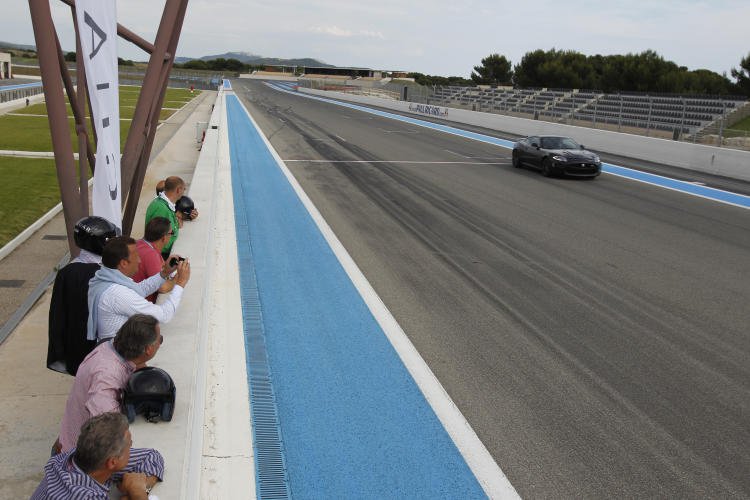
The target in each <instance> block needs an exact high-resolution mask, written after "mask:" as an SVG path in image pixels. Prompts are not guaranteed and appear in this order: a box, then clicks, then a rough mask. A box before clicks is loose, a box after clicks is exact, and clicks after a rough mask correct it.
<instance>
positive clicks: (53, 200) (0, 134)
mask: <svg viewBox="0 0 750 500" xmlns="http://www.w3.org/2000/svg"><path fill="white" fill-rule="evenodd" d="M139 92H140V88H139V87H132V86H123V87H122V92H121V94H120V103H121V106H122V105H123V103H127V105H133V106H134V105H135V103H136V101H137V99H138V94H139ZM199 93H200V92H199V91H195V93H193V94H190V91H189V90H185V89H168V90H167V93H166V96H165V106H167V107H179V106H182V105H184V104H185V103H187V102H189V101H190V100H191V99H192V98H194V97H195V96H197V95H198V94H199ZM166 100H170V103H167V102H166ZM172 102H174V103H176V104H171V103H172ZM46 112H47V108H46V106H45V105H44V104H38V105H34V106H29V107H28V108H22V109H19V110H16V111H14V113H26V114H39V115H46ZM68 113H69V116H72V112H71V111H70V107H69V106H68ZM173 113H174V111H171V110H162V113H161V115H160V119H166V118H167V117H169V116H171V115H172V114H173ZM121 114H122V117H123V118H130V117H132V114H133V108H121ZM68 121H69V123H70V138H71V144H72V145H73V150H74V151H76V152H77V151H78V140H77V138H76V135H75V122H74V120H73V118H72V117H71V118H69V120H68ZM129 128H130V122H128V121H122V122H120V144H121V145H124V144H125V139H126V138H127V134H128V129H129ZM89 134H90V137H92V138H93V134H91V129H90V127H89ZM92 143H93V139H92ZM0 149H6V150H11V151H52V138H51V136H50V131H49V121H48V120H47V117H46V116H8V115H0ZM0 179H2V182H0V247H1V246H3V245H5V244H6V243H8V242H9V241H10V240H12V239H13V238H15V237H16V236H17V235H18V234H19V233H20V232H21V231H23V230H24V229H26V228H27V227H28V226H30V225H31V224H33V223H34V221H36V220H37V219H39V217H41V216H42V215H44V214H45V213H47V212H48V211H49V210H50V209H51V208H52V207H54V206H55V205H56V204H57V203H59V201H60V188H59V187H58V184H57V171H56V169H55V161H54V159H52V158H50V159H45V158H42V159H40V158H18V157H3V156H0Z"/></svg>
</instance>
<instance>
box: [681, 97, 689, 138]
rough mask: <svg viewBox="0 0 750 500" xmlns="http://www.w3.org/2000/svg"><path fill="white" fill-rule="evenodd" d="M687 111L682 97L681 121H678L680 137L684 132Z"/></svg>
mask: <svg viewBox="0 0 750 500" xmlns="http://www.w3.org/2000/svg"><path fill="white" fill-rule="evenodd" d="M686 111H687V102H686V101H685V97H682V120H681V121H680V135H682V132H683V131H684V130H685V112H686Z"/></svg>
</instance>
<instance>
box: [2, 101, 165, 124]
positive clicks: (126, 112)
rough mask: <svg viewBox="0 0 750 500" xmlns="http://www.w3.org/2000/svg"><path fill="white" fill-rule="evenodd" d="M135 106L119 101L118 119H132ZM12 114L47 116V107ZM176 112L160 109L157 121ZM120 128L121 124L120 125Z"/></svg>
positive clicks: (37, 105)
mask: <svg viewBox="0 0 750 500" xmlns="http://www.w3.org/2000/svg"><path fill="white" fill-rule="evenodd" d="M135 104H136V101H125V102H124V104H123V102H122V99H121V100H120V118H126V119H128V120H132V119H133V114H134V113H135ZM66 106H67V109H68V116H69V117H72V116H73V110H72V109H71V107H70V104H67V103H66ZM12 113H14V114H20V115H46V114H47V105H46V104H45V103H40V104H32V105H31V106H27V107H25V108H21V109H17V110H14V111H12ZM175 113H176V111H173V110H171V109H162V110H161V111H160V112H159V120H160V121H163V120H166V119H167V118H169V117H170V116H172V115H173V114H175ZM120 126H121V127H122V124H120Z"/></svg>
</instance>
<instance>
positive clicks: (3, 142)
mask: <svg viewBox="0 0 750 500" xmlns="http://www.w3.org/2000/svg"><path fill="white" fill-rule="evenodd" d="M68 123H69V124H70V140H71V143H72V145H73V151H74V152H78V139H77V137H76V134H75V120H73V119H72V118H68ZM129 128H130V122H120V144H121V146H122V145H124V144H125V139H126V138H127V135H128V129H129ZM88 130H89V137H91V138H92V140H91V143H92V145H93V142H94V141H93V133H92V132H91V127H90V126H89V128H88ZM0 149H8V150H11V151H52V136H51V135H50V131H49V121H48V120H47V118H46V117H44V116H7V115H6V116H0Z"/></svg>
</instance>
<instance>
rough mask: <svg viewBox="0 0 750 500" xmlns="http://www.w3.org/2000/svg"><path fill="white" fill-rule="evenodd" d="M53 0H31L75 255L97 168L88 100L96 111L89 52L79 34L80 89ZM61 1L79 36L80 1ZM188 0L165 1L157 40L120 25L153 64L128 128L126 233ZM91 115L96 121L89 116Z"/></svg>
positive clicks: (124, 35)
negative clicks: (71, 121)
mask: <svg viewBox="0 0 750 500" xmlns="http://www.w3.org/2000/svg"><path fill="white" fill-rule="evenodd" d="M49 1H50V0H29V10H30V12H31V19H32V25H33V27H34V37H35V39H36V42H37V52H38V56H39V66H40V70H41V73H42V86H43V88H44V95H45V100H46V101H47V111H48V119H49V124H50V132H51V134H52V144H53V149H54V153H55V165H56V167H57V177H58V184H59V185H60V197H61V200H62V203H63V213H64V216H65V224H66V228H67V232H68V244H69V246H70V250H71V255H74V256H75V255H77V254H78V251H79V250H78V248H77V247H76V246H75V243H74V241H73V226H74V224H75V222H76V221H77V220H78V219H79V218H81V217H83V216H85V215H86V214H88V210H89V208H88V171H89V169H90V171H91V172H93V171H94V165H95V156H94V147H92V144H91V140H90V138H89V134H88V130H87V128H86V102H87V103H88V109H89V112H91V101H90V95H89V93H88V91H87V87H86V73H85V68H84V66H83V57H84V55H83V54H81V44H80V39H79V38H78V36H76V66H77V82H76V84H77V92H76V88H74V86H73V82H72V78H71V76H70V72H69V71H68V68H67V65H66V64H65V60H64V55H63V52H62V49H61V47H60V42H59V39H58V37H57V31H56V30H55V25H54V22H53V21H52V14H51V11H50V6H49ZM60 1H62V2H63V3H64V4H66V5H68V6H70V7H71V11H72V14H73V25H74V28H75V31H76V35H78V25H77V22H76V16H75V5H76V2H75V0H60ZM187 4H188V0H166V4H165V6H164V11H163V13H162V18H161V22H160V24H159V30H158V32H157V35H156V39H155V41H154V43H153V44H152V43H150V42H148V41H146V40H144V39H143V38H141V37H139V36H138V35H136V34H135V33H133V32H132V31H130V30H129V29H128V28H126V27H124V26H122V25H120V24H119V23H118V25H117V33H118V35H119V36H120V37H121V38H123V39H125V40H127V41H129V42H131V43H133V44H135V45H136V46H138V47H139V48H141V49H142V50H144V51H145V52H147V53H148V54H150V58H149V64H148V68H147V69H146V74H145V76H144V80H143V85H142V87H141V93H140V95H139V97H138V103H137V105H136V109H135V113H134V115H133V120H132V121H131V126H130V129H129V130H128V137H127V140H126V142H125V146H124V149H123V155H122V161H121V177H122V193H123V199H122V201H123V205H124V206H125V214H124V217H123V233H124V234H129V233H130V231H131V230H132V227H133V219H134V214H135V210H136V208H137V205H138V198H139V197H140V196H139V195H140V190H141V189H142V187H143V179H144V177H145V174H146V168H147V167H148V160H149V156H150V154H151V148H152V146H153V141H154V136H155V134H156V125H157V124H158V122H159V114H160V111H161V106H162V104H163V102H164V96H165V94H166V88H167V83H168V82H169V73H170V71H171V69H172V65H173V64H174V58H173V57H172V55H173V54H175V53H176V50H177V43H178V41H179V39H180V32H181V30H182V24H183V22H184V19H185V11H186V10H187ZM63 85H64V86H65V90H66V91H67V94H68V98H69V100H70V104H71V108H72V109H73V115H74V117H75V122H76V134H77V136H78V149H79V153H80V155H79V162H78V163H79V165H78V167H79V168H78V172H77V173H76V169H75V160H74V157H73V146H72V143H71V141H70V133H69V127H68V119H67V109H66V107H65V97H64V95H63ZM84 99H85V101H84ZM89 120H90V121H91V120H92V117H91V116H90V115H89ZM96 140H97V138H96V130H95V129H94V132H93V141H94V142H96ZM87 163H88V164H87ZM76 178H77V179H76ZM76 180H78V182H76ZM126 194H127V197H126V196H125V195H126Z"/></svg>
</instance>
